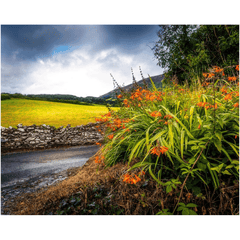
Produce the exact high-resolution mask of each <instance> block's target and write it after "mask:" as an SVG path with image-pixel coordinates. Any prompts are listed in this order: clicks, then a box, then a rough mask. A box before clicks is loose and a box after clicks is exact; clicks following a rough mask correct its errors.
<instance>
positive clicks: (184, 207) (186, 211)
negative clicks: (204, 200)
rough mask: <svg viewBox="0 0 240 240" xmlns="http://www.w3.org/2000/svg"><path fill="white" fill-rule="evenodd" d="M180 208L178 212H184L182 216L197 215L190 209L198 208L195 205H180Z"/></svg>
mask: <svg viewBox="0 0 240 240" xmlns="http://www.w3.org/2000/svg"><path fill="white" fill-rule="evenodd" d="M179 205H180V207H178V208H177V211H182V215H197V213H196V212H194V211H193V210H192V209H189V208H194V207H197V205H196V204H193V203H188V204H187V205H185V204H184V203H181V202H180V203H179Z"/></svg>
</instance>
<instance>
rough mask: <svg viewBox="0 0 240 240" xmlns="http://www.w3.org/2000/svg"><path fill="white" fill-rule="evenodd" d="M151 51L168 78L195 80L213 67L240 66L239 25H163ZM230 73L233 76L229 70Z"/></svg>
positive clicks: (183, 80) (182, 80)
mask: <svg viewBox="0 0 240 240" xmlns="http://www.w3.org/2000/svg"><path fill="white" fill-rule="evenodd" d="M159 27H160V30H159V32H158V37H159V41H157V42H156V44H155V46H154V47H153V48H152V50H153V51H154V55H155V57H156V58H157V60H158V65H159V66H160V67H162V68H165V69H167V70H168V72H167V74H166V78H172V77H173V76H174V75H176V76H177V78H178V80H179V82H180V83H183V82H185V81H186V80H187V81H188V82H192V81H193V77H196V76H198V77H201V73H202V72H203V71H206V70H207V69H208V68H209V67H211V66H223V67H226V66H230V65H236V64H238V63H239V26H238V25H200V26H196V25H160V26H159ZM227 73H230V72H228V71H227Z"/></svg>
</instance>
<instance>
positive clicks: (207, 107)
mask: <svg viewBox="0 0 240 240" xmlns="http://www.w3.org/2000/svg"><path fill="white" fill-rule="evenodd" d="M197 105H198V106H199V107H204V108H206V109H209V108H215V109H217V103H215V105H211V104H210V103H208V102H199V103H197Z"/></svg>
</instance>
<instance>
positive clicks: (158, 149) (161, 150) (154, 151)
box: [151, 146, 168, 156]
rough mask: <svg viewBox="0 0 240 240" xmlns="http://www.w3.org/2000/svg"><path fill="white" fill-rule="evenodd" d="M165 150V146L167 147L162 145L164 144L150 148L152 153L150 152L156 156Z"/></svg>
mask: <svg viewBox="0 0 240 240" xmlns="http://www.w3.org/2000/svg"><path fill="white" fill-rule="evenodd" d="M167 151H168V148H167V147H164V146H162V147H159V146H157V147H154V148H153V149H152V151H151V153H152V154H156V155H157V156H160V154H161V153H162V154H164V153H166V152H167Z"/></svg>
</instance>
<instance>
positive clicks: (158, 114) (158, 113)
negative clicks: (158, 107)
mask: <svg viewBox="0 0 240 240" xmlns="http://www.w3.org/2000/svg"><path fill="white" fill-rule="evenodd" d="M150 115H151V116H152V117H161V116H162V114H161V113H160V112H158V111H154V112H152V113H150Z"/></svg>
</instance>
